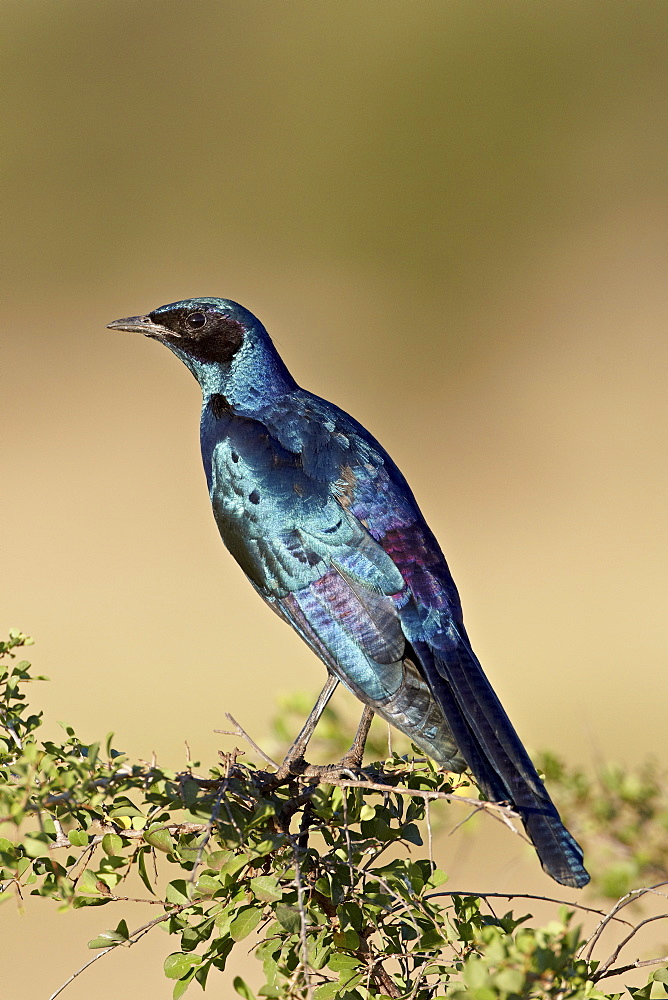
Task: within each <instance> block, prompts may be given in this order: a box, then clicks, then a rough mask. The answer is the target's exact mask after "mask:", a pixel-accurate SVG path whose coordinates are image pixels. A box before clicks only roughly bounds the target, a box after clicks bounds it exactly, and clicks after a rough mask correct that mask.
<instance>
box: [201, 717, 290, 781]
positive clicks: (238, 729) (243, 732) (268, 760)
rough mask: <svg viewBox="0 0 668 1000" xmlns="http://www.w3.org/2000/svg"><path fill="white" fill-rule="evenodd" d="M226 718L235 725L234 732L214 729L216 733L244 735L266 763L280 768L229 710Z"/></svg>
mask: <svg viewBox="0 0 668 1000" xmlns="http://www.w3.org/2000/svg"><path fill="white" fill-rule="evenodd" d="M225 718H226V719H229V721H230V722H231V723H232V725H233V726H234V727H235V728H234V732H231V731H230V730H229V729H214V733H220V734H221V735H223V736H241V737H243V739H245V740H246V742H247V743H249V744H250V745H251V746H252V748H253V750H255V752H256V753H258V754H259V755H260V757H262V760H263V761H265V763H267V764H270V765H271V766H272V767H275V768H276V770H278V764H277V763H276V761H275V760H272V759H271V757H270V756H269V754H266V753H265V752H264V750H263V749H262V748H261V747H259V746H258V745H257V743H256V742H255V740H254V739H253V738H252V737H251V736H249V735H248V733H247V732H246V730H245V729H244V728H243V726H240V725H239V723H238V722H237V720H236V719H235V718H234V716H232V715H230V713H229V712H225Z"/></svg>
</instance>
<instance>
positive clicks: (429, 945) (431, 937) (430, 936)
mask: <svg viewBox="0 0 668 1000" xmlns="http://www.w3.org/2000/svg"><path fill="white" fill-rule="evenodd" d="M444 940H445V939H444V937H443V935H442V934H440V933H439V932H438V931H437V930H436V928H435V927H432V928H431V930H429V931H426V933H424V934H423V935H422V937H421V938H420V948H421V949H424V950H425V951H432V950H433V949H435V948H440V947H441V946H442V944H443V943H444Z"/></svg>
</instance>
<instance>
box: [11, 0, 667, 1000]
mask: <svg viewBox="0 0 668 1000" xmlns="http://www.w3.org/2000/svg"><path fill="white" fill-rule="evenodd" d="M667 21H668V8H667V7H666V5H665V3H663V2H661V0H643V2H642V3H627V2H618V0H609V2H608V3H605V4H603V3H600V0H564V2H560V3H558V4H554V3H547V2H536V0H499V2H490V0H481V2H477V3H470V2H466V0H447V2H446V0H421V2H420V3H410V2H408V0H383V2H379V0H363V2H360V0H337V2H336V3H332V2H327V0H308V2H307V0H283V2H280V3H279V2H276V0H274V2H266V0H265V2H263V0H244V2H231V0H217V2H213V0H198V2H192V0H190V2H188V0H178V2H176V0H143V2H142V3H137V2H132V0H96V2H94V3H90V2H84V0H62V2H59V3H53V2H52V0H5V3H4V5H3V13H2V22H3V30H2V43H1V44H2V48H3V53H2V59H1V67H2V68H1V70H0V72H1V73H2V76H3V94H4V97H3V104H4V110H5V129H4V133H5V141H4V143H3V145H4V150H5V155H4V160H5V170H4V199H3V200H4V210H3V215H4V226H3V229H4V237H5V242H6V251H5V254H4V258H5V263H4V275H5V291H4V294H3V305H2V320H3V333H2V387H1V389H0V407H1V408H2V413H1V415H0V421H1V423H0V426H1V427H2V435H1V437H2V445H1V446H2V449H3V458H2V462H3V472H4V475H3V486H2V501H1V502H2V515H1V523H2V543H1V544H2V555H3V567H2V601H1V604H0V625H1V626H2V629H3V631H6V629H7V628H8V627H17V628H21V629H22V630H24V631H26V632H28V633H29V634H31V635H33V636H34V637H35V639H36V645H35V647H34V650H32V651H31V652H32V654H33V655H32V659H33V662H34V664H35V667H36V669H37V670H38V671H39V672H42V673H45V674H47V675H49V677H50V678H51V681H50V683H49V684H45V685H40V686H35V688H34V689H33V691H32V693H33V703H34V704H35V706H39V707H43V708H44V710H45V713H46V716H47V720H48V722H47V727H46V729H47V732H48V734H49V735H51V736H55V735H57V733H58V727H57V721H58V720H62V721H65V722H67V723H69V724H71V725H73V726H74V727H75V728H76V730H77V731H78V733H79V735H80V736H81V738H82V739H84V740H89V741H93V740H95V739H99V738H103V737H104V736H105V734H106V733H107V732H108V731H109V730H114V731H115V733H116V737H115V745H116V746H118V747H119V748H122V749H124V750H127V751H128V752H129V753H130V754H131V755H133V756H135V757H149V756H150V755H151V753H153V752H155V753H156V754H157V756H158V758H159V760H160V761H161V762H163V763H164V764H165V765H171V766H174V767H178V766H181V764H182V763H183V761H184V759H185V749H184V741H186V740H187V742H188V744H189V745H190V748H191V752H192V755H193V758H194V759H195V760H200V761H201V762H202V768H205V767H206V766H208V764H209V763H212V762H214V761H215V759H216V755H217V752H218V749H219V748H220V747H221V746H223V747H227V748H229V746H230V741H229V740H225V738H224V737H220V736H217V735H215V734H214V732H213V730H214V729H216V728H221V727H224V725H225V719H224V713H225V712H226V711H229V712H232V713H233V714H234V715H235V716H236V717H237V718H238V719H239V720H240V721H241V722H242V724H244V725H245V726H246V727H247V728H248V729H249V730H250V731H251V732H252V734H253V735H254V737H255V738H256V739H257V740H258V741H259V742H260V743H262V742H263V741H264V740H266V739H267V734H268V729H269V720H270V718H271V717H272V715H273V714H274V712H275V709H276V699H277V697H278V695H279V694H285V693H288V692H291V691H297V690H305V691H308V692H313V693H315V692H316V691H317V689H318V688H319V685H320V684H321V682H322V680H323V676H324V670H323V668H322V667H321V665H320V663H319V662H318V661H317V660H316V659H315V658H314V657H313V655H312V654H311V653H310V652H309V650H308V649H307V648H306V647H305V646H304V645H303V644H302V643H301V641H300V640H299V639H298V637H297V636H296V635H294V634H292V633H291V631H290V630H289V629H287V628H286V627H285V626H284V625H283V624H282V623H281V622H280V621H279V620H278V619H276V618H275V617H274V616H273V615H272V614H271V613H270V611H269V610H268V609H267V608H265V607H263V606H262V604H261V602H260V601H259V600H258V599H257V597H256V595H255V594H254V593H253V592H252V590H251V588H250V587H249V586H248V584H247V583H246V582H245V580H244V579H243V577H242V575H241V573H240V571H239V569H238V568H237V567H236V566H235V565H234V563H233V562H232V560H231V558H230V557H229V556H228V554H227V553H226V552H225V550H224V548H223V546H222V544H221V543H220V540H219V538H218V535H217V531H216V528H215V524H214V522H213V518H212V517H211V513H210V510H209V502H208V497H207V493H206V487H205V481H204V475H203V472H202V469H201V461H200V457H199V449H198V419H199V390H198V387H197V385H196V383H195V382H194V380H193V379H192V377H191V376H190V375H189V373H188V372H187V371H186V369H185V368H184V367H183V366H182V365H180V364H179V362H178V361H177V360H176V359H175V358H174V357H173V356H171V355H170V354H169V352H168V351H166V350H164V349H162V348H161V347H160V346H159V345H157V344H155V343H153V342H150V341H147V340H144V339H142V338H140V337H136V336H135V337H132V336H130V335H127V334H119V333H112V332H111V331H108V330H106V329H105V325H106V323H108V322H110V321H111V320H113V319H116V318H118V317H121V316H126V315H132V314H136V313H144V312H147V311H148V310H150V309H152V308H155V307H156V306H158V305H161V304H163V303H165V302H170V301H174V300H177V299H180V298H183V297H189V296H195V295H221V296H225V297H228V298H232V299H235V300H237V301H240V302H242V303H243V304H244V305H245V306H247V307H248V308H250V309H251V310H252V311H254V312H255V313H256V314H257V315H258V316H259V317H260V318H261V320H262V321H263V322H264V324H265V325H266V326H267V328H268V329H269V331H270V333H271V334H272V336H273V337H274V339H275V341H276V343H277V345H278V346H279V349H280V351H281V352H282V354H283V357H284V358H285V360H286V362H287V364H288V366H289V367H290V368H291V370H292V372H293V374H294V375H295V377H296V378H297V380H298V381H299V382H300V384H302V385H304V386H305V387H307V388H309V389H311V390H312V391H315V392H317V393H318V394H320V395H323V396H325V397H326V398H330V399H332V400H334V401H335V402H337V403H338V404H339V405H340V406H342V407H343V408H344V409H347V410H349V411H350V412H352V413H353V414H354V415H355V416H356V417H357V418H358V419H359V420H361V421H362V422H363V423H364V424H365V425H366V426H367V427H368V428H369V429H370V430H371V431H372V432H373V433H374V434H375V435H376V436H377V437H378V438H379V439H380V440H381V441H382V443H383V444H384V445H385V446H386V447H387V448H388V450H389V451H390V452H391V454H392V455H393V457H394V458H395V460H396V461H397V463H398V464H399V466H400V467H401V468H402V470H403V471H404V473H405V474H406V476H407V478H408V480H409V482H410V483H411V486H412V487H413V489H414V491H415V493H416V496H417V497H418V500H419V502H420V504H421V506H422V509H423V511H424V513H425V515H426V516H427V519H428V520H429V522H430V524H431V526H432V528H433V529H434V531H435V533H436V535H437V536H438V538H439V539H440V541H441V544H442V546H443V548H444V551H445V553H446V555H447V558H448V560H449V562H450V565H451V568H452V570H453V573H454V576H455V579H456V580H457V583H458V585H459V588H460V591H461V594H462V599H463V603H464V611H465V616H466V622H467V626H468V629H469V632H470V634H471V636H472V640H473V642H474V646H475V648H476V649H477V651H478V653H479V655H480V657H481V659H482V662H483V664H484V665H485V668H486V670H487V672H488V674H489V676H490V678H491V680H492V682H493V684H494V686H495V688H496V689H497V691H498V693H499V694H500V696H501V698H502V700H503V702H504V704H505V705H506V707H507V709H508V711H509V714H510V715H511V717H512V719H513V721H514V722H515V724H516V726H517V728H518V730H519V731H520V733H521V734H522V736H523V738H524V739H525V741H526V743H527V745H528V747H529V748H531V749H533V750H537V749H542V748H553V749H556V750H557V751H559V752H560V753H562V754H563V756H565V757H566V758H567V759H568V760H569V761H571V762H581V763H582V764H583V766H588V767H589V766H592V765H593V763H594V762H595V761H597V760H601V759H605V760H607V759H613V760H617V761H620V762H622V763H628V764H633V763H635V762H638V761H640V760H642V759H644V758H645V757H646V756H647V755H650V754H653V755H655V756H658V757H659V758H660V759H663V760H664V761H665V757H666V736H665V729H666V727H665V716H666V705H667V703H668V680H667V676H668V675H667V673H666V669H665V653H664V649H665V638H664V637H665V608H666V587H665V565H666V558H665V557H666V552H665V548H666V546H665V541H666V536H665V528H664V524H665V508H666V484H667V475H666V465H665V453H666V398H667V395H666V386H665V361H666V336H665V325H666V324H665V316H666V283H665V249H666V248H665V222H666V219H665V207H666V169H665V162H666V152H667V149H666V145H667V144H666V140H665V113H666V97H667V95H668V79H667V73H666V59H665V41H666V27H667V26H668V25H667ZM341 704H343V705H346V699H345V698H343V697H342V698H341ZM345 711H346V712H348V711H349V712H350V718H351V733H352V727H353V725H354V723H353V722H352V715H353V708H352V707H350V708H345ZM232 742H234V741H232ZM461 818H462V816H461V815H459V814H457V816H456V817H452V816H451V815H450V813H448V814H446V816H445V822H444V825H443V833H444V834H445V833H446V832H447V830H448V829H449V828H450V827H451V826H452V825H454V823H455V822H456V821H458V820H459V819H461ZM492 826H494V825H493V824H489V823H480V825H479V826H478V827H477V828H476V830H475V832H474V833H473V834H471V833H468V832H467V829H466V828H465V829H464V831H460V832H458V833H457V834H456V835H455V836H454V837H453V838H448V837H446V836H442V837H440V838H439V841H438V845H437V853H438V861H439V864H440V865H441V866H442V867H443V868H445V869H446V870H448V871H450V872H451V885H452V887H453V888H459V887H462V888H469V889H478V890H483V889H487V890H493V889H501V890H505V889H507V890H508V891H510V890H513V889H515V890H517V891H531V890H538V891H541V892H544V893H548V894H553V892H554V889H555V887H554V885H553V883H551V882H550V881H549V880H548V879H547V878H546V877H545V876H543V875H542V873H541V872H540V869H539V868H538V865H537V864H536V862H535V859H534V858H533V857H532V855H531V852H530V851H529V850H528V849H526V848H524V847H523V845H522V844H521V842H520V841H519V840H514V839H513V838H512V837H511V836H510V835H509V834H508V833H506V832H505V831H503V830H500V829H499V830H497V829H496V827H495V826H494V828H493V829H492V828H491V827H492ZM564 893H566V890H563V892H562V891H559V892H558V893H557V894H558V895H559V896H560V897H562V896H564ZM567 895H568V894H567V893H566V896H567ZM534 912H536V913H537V912H538V911H536V910H534ZM145 913H146V911H144V910H140V908H137V909H136V910H135V911H133V910H130V912H128V910H127V909H126V910H125V911H124V912H123V913H121V911H120V910H119V909H118V907H117V908H116V909H114V908H112V907H109V906H108V907H106V908H102V909H96V910H93V911H91V912H82V911H79V912H77V913H66V914H62V915H61V914H58V913H56V911H55V907H53V906H51V905H50V904H49V903H48V902H44V901H31V900H30V898H29V897H28V898H27V900H26V903H25V913H21V912H20V911H19V909H17V907H16V905H15V903H14V902H11V901H10V902H8V903H7V902H5V904H4V906H3V907H2V909H0V926H1V927H2V939H3V953H4V960H3V963H2V970H3V971H2V980H3V992H6V995H7V996H12V995H15V996H23V997H35V998H36V1000H37V998H45V1000H46V998H47V997H48V996H49V995H50V994H51V992H52V991H53V990H55V989H56V988H57V987H58V986H59V985H60V984H61V983H62V982H63V981H64V980H65V979H66V978H67V977H68V975H70V974H71V973H72V972H73V971H74V970H75V969H76V968H77V967H78V966H79V965H81V964H83V962H84V961H86V960H87V958H88V957H90V953H89V952H88V951H87V949H86V941H87V940H88V938H89V937H92V936H93V934H94V933H96V932H98V931H99V930H102V929H104V928H106V927H108V926H115V924H116V923H117V922H118V920H119V919H120V917H121V916H123V915H125V916H126V918H127V919H128V923H129V926H130V927H133V926H137V925H139V924H140V923H142V922H143V921H144V920H145V919H148V917H146V916H145ZM655 926H656V925H655ZM659 934H660V931H659V930H657V931H656V935H659ZM664 939H665V934H664ZM647 940H649V938H648V939H647ZM654 940H661V938H660V937H655V939H654ZM175 947H176V942H172V941H170V940H169V939H167V938H166V937H164V935H162V933H161V932H156V933H154V934H153V935H149V937H148V938H147V939H146V940H145V941H142V943H141V944H140V945H139V946H137V947H136V948H133V949H131V950H130V951H126V950H121V951H119V953H117V954H112V955H110V956H109V957H107V958H105V959H103V960H102V961H101V962H99V963H97V964H96V965H95V966H94V967H93V968H92V969H91V970H90V971H88V972H86V973H85V974H84V975H83V976H82V977H81V978H80V979H78V980H77V981H76V982H75V983H73V984H72V985H71V986H70V987H68V990H67V991H66V992H65V994H64V995H65V996H67V997H68V998H69V1000H77V998H83V997H88V996H90V995H95V996H96V997H97V1000H107V998H111V997H117V996H119V995H123V996H124V997H126V998H128V1000H134V998H135V997H137V998H139V997H145V996H146V995H150V996H156V997H161V996H165V997H167V996H170V995H171V984H170V983H169V982H168V981H167V980H165V979H163V978H162V975H161V969H160V964H161V962H162V959H163V958H164V956H165V955H166V954H168V953H169V952H170V951H172V950H174V949H175ZM647 947H648V948H649V947H650V945H649V944H648V945H647ZM244 962H245V964H244ZM233 964H234V968H233V970H232V972H233V973H237V972H239V971H242V972H244V974H246V975H247V977H248V978H249V981H251V982H253V969H254V962H253V960H252V959H251V958H248V959H247V960H242V961H241V963H240V964H237V963H236V962H235V963H233ZM246 970H248V971H246ZM643 979H644V977H640V978H639V980H638V981H639V982H640V981H642V980H643ZM193 989H196V987H193ZM209 993H210V994H211V995H212V996H227V995H231V987H230V985H229V980H228V979H227V978H220V977H219V979H218V980H215V979H213V980H211V982H210V986H209Z"/></svg>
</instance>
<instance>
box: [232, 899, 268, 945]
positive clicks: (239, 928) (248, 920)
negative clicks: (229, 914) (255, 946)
mask: <svg viewBox="0 0 668 1000" xmlns="http://www.w3.org/2000/svg"><path fill="white" fill-rule="evenodd" d="M261 920H262V910H261V909H259V907H257V906H249V907H247V908H246V909H244V910H242V911H241V912H240V913H239V915H238V916H237V917H235V918H234V920H233V921H232V923H231V924H230V936H231V937H232V938H233V939H234V940H235V941H243V939H244V938H245V937H248V935H249V934H250V933H251V931H254V930H255V928H256V927H257V925H258V924H259V923H260V921H261Z"/></svg>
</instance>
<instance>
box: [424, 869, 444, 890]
mask: <svg viewBox="0 0 668 1000" xmlns="http://www.w3.org/2000/svg"><path fill="white" fill-rule="evenodd" d="M447 881H448V876H447V874H446V873H445V872H444V871H443V870H442V869H441V868H435V869H434V871H433V872H432V873H431V875H430V876H429V878H428V879H427V882H426V886H427V887H428V888H429V889H436V888H438V886H439V885H443V883H444V882H447Z"/></svg>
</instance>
